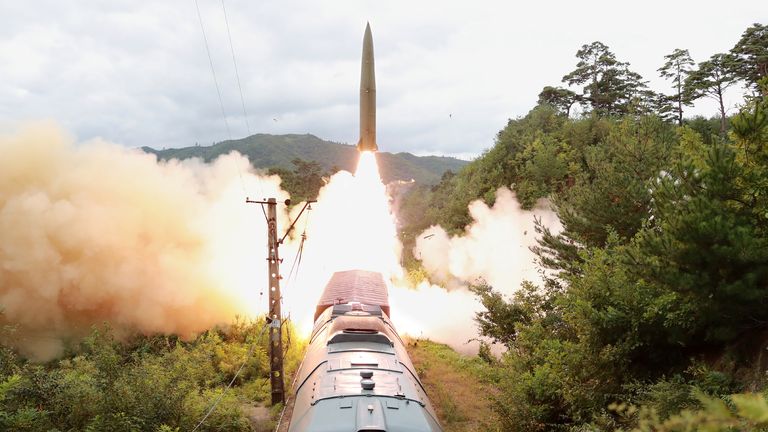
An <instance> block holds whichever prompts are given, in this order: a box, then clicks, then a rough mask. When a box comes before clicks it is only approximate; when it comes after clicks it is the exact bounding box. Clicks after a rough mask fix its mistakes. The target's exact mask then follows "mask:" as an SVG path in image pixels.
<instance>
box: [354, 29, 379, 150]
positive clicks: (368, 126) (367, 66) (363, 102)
mask: <svg viewBox="0 0 768 432" xmlns="http://www.w3.org/2000/svg"><path fill="white" fill-rule="evenodd" d="M357 149H358V150H360V151H377V150H378V149H379V146H377V145H376V71H375V70H374V65H373V36H371V25H370V24H366V26H365V36H363V61H362V65H361V68H360V141H358V142H357Z"/></svg>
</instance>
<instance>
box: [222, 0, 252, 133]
mask: <svg viewBox="0 0 768 432" xmlns="http://www.w3.org/2000/svg"><path fill="white" fill-rule="evenodd" d="M221 9H222V10H223V11H224V23H225V24H226V27H227V37H228V38H229V50H230V51H231V52H232V64H233V65H234V66H235V77H236V78H237V89H238V90H240V104H241V105H242V106H243V118H244V119H245V128H246V130H247V131H248V136H250V135H251V125H250V123H249V122H248V113H247V112H246V110H245V98H244V97H243V86H242V85H241V84H240V72H238V70H237V60H236V59H235V46H234V44H232V33H231V32H230V31H229V19H228V18H227V8H226V7H225V6H224V0H221Z"/></svg>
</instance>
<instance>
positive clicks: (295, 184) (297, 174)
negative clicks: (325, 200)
mask: <svg viewBox="0 0 768 432" xmlns="http://www.w3.org/2000/svg"><path fill="white" fill-rule="evenodd" d="M291 163H292V164H293V170H292V171H289V170H287V169H284V168H270V169H269V171H268V173H269V174H270V175H278V176H280V180H282V182H281V183H280V186H281V187H282V188H283V189H285V190H286V191H288V193H289V194H290V195H291V200H292V201H293V202H294V203H297V204H298V203H300V202H302V201H307V200H313V199H317V194H318V192H320V188H321V187H323V185H325V178H327V177H330V175H331V174H333V172H327V173H326V172H324V171H323V168H322V166H320V164H319V163H317V162H314V161H311V162H307V161H305V160H302V159H299V158H295V159H294V160H292V161H291Z"/></svg>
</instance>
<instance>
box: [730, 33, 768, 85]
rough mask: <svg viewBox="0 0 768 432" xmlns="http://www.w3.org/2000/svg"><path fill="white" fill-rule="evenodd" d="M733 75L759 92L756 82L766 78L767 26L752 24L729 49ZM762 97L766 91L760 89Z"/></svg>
mask: <svg viewBox="0 0 768 432" xmlns="http://www.w3.org/2000/svg"><path fill="white" fill-rule="evenodd" d="M731 56H732V58H733V63H732V64H731V67H732V70H733V74H734V75H735V76H736V77H738V78H739V79H741V80H743V81H745V82H746V83H747V86H749V87H752V88H753V89H754V90H755V91H760V90H761V89H760V86H759V84H758V82H759V81H760V79H762V78H765V77H766V76H768V26H766V25H762V24H753V25H752V27H749V28H748V29H747V30H745V31H744V33H743V34H742V35H741V39H739V41H738V42H737V43H736V45H735V46H734V47H733V48H731ZM762 92H763V93H762V94H763V96H766V95H768V94H766V90H765V89H764V88H763V89H762Z"/></svg>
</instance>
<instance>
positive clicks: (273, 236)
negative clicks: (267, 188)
mask: <svg viewBox="0 0 768 432" xmlns="http://www.w3.org/2000/svg"><path fill="white" fill-rule="evenodd" d="M278 246H279V243H278V238H277V200H275V199H274V198H270V199H268V200H267V267H268V269H269V273H268V274H267V283H268V285H267V286H268V287H269V315H268V316H267V320H268V322H269V364H270V366H271V367H270V371H271V372H270V374H269V380H270V384H271V386H272V405H275V404H277V403H278V402H279V403H283V402H285V389H284V388H283V387H284V381H283V331H282V330H283V313H282V310H281V307H280V248H279V247H278Z"/></svg>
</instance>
